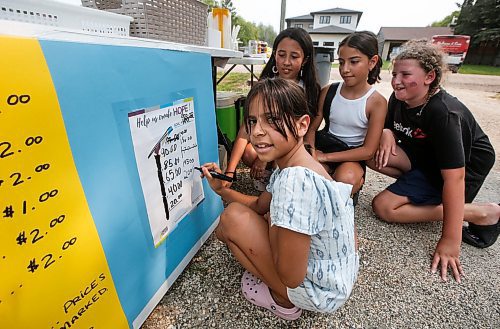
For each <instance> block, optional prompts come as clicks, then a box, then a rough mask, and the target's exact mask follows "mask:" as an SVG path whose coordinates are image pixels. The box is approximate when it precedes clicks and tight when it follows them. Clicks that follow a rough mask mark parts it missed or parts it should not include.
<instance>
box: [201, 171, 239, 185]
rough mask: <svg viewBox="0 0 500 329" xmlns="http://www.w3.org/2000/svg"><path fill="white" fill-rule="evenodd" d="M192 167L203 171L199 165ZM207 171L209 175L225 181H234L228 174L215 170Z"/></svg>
mask: <svg viewBox="0 0 500 329" xmlns="http://www.w3.org/2000/svg"><path fill="white" fill-rule="evenodd" d="M194 169H196V170H198V171H200V172H201V173H203V170H201V168H200V167H194ZM208 172H209V173H210V175H212V177H213V178H217V179H220V180H225V181H226V182H230V183H232V182H233V181H234V178H233V177H230V176H227V175H224V174H221V173H218V172H216V171H213V170H209V171H208Z"/></svg>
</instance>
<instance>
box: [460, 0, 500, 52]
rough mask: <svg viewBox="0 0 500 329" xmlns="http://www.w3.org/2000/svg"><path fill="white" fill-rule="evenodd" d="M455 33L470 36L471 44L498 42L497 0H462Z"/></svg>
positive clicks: (499, 28) (499, 21)
mask: <svg viewBox="0 0 500 329" xmlns="http://www.w3.org/2000/svg"><path fill="white" fill-rule="evenodd" d="M455 34H465V35H470V36H471V46H477V45H479V44H481V43H483V42H497V43H498V42H500V3H499V1H498V0H464V2H463V4H462V6H461V11H460V16H459V17H458V20H457V26H456V27H455Z"/></svg>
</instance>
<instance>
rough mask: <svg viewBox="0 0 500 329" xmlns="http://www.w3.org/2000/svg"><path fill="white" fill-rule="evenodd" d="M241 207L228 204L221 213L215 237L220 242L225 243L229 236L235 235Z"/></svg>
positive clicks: (239, 223)
mask: <svg viewBox="0 0 500 329" xmlns="http://www.w3.org/2000/svg"><path fill="white" fill-rule="evenodd" d="M242 207H243V206H242V205H240V204H238V203H231V204H229V205H228V206H227V207H226V209H224V211H223V212H222V214H221V215H220V219H219V225H218V226H217V229H216V232H215V234H216V236H217V238H218V239H219V240H221V241H222V242H226V241H227V240H228V239H229V238H230V236H231V235H233V234H235V233H236V234H237V232H238V230H239V227H240V226H241V221H240V220H238V219H240V217H241V214H242V211H243V209H242Z"/></svg>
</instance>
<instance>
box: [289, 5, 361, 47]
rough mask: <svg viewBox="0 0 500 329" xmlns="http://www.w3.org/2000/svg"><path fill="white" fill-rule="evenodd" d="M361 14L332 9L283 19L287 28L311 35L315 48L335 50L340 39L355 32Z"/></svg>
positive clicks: (353, 11) (347, 10) (359, 12)
mask: <svg viewBox="0 0 500 329" xmlns="http://www.w3.org/2000/svg"><path fill="white" fill-rule="evenodd" d="M362 14H363V12H361V11H355V10H349V9H343V8H332V9H326V10H320V11H314V12H312V13H310V14H309V15H302V16H297V17H290V18H287V19H285V21H286V22H287V27H301V28H303V29H305V30H306V31H307V32H309V34H310V35H311V39H312V40H313V44H314V46H316V47H327V48H333V49H336V48H337V47H338V44H339V43H340V41H342V39H344V38H345V37H346V36H347V35H348V34H350V33H352V32H354V31H356V27H357V26H358V23H359V19H360V18H361V15H362Z"/></svg>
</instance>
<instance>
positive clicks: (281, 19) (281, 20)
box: [280, 0, 286, 32]
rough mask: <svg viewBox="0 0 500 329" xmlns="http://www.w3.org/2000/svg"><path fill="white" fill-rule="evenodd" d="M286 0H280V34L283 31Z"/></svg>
mask: <svg viewBox="0 0 500 329" xmlns="http://www.w3.org/2000/svg"><path fill="white" fill-rule="evenodd" d="M285 12H286V0H281V16H280V32H281V31H283V30H284V29H285Z"/></svg>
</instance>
